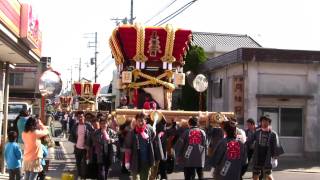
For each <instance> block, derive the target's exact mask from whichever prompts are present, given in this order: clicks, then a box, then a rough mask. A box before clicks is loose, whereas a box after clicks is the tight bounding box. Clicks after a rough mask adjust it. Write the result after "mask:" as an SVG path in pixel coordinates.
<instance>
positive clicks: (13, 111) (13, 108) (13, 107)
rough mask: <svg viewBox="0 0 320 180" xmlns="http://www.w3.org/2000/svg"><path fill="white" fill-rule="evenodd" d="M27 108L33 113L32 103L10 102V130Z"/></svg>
mask: <svg viewBox="0 0 320 180" xmlns="http://www.w3.org/2000/svg"><path fill="white" fill-rule="evenodd" d="M23 109H26V110H28V111H29V113H30V114H32V105H30V104H29V103H27V102H9V104H8V131H10V130H13V128H14V120H15V119H16V118H17V116H18V115H19V113H20V112H21V111H22V110H23Z"/></svg>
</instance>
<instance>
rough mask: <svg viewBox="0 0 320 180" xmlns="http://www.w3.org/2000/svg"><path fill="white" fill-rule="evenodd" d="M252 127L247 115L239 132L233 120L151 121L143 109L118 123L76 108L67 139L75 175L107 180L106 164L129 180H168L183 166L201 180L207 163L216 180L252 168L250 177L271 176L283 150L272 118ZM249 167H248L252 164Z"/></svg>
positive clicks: (190, 176) (235, 179)
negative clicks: (117, 167) (209, 122)
mask: <svg viewBox="0 0 320 180" xmlns="http://www.w3.org/2000/svg"><path fill="white" fill-rule="evenodd" d="M258 122H259V126H258V127H257V126H256V124H255V121H254V120H252V119H248V120H247V121H246V124H247V128H246V130H242V129H241V128H239V127H238V124H237V122H236V120H235V119H234V118H229V119H228V118H225V120H223V121H222V122H219V123H218V124H217V125H216V126H211V125H208V126H207V127H199V117H190V118H189V119H188V120H186V119H182V120H179V122H177V120H176V119H166V118H165V117H163V118H162V119H161V120H160V121H158V122H157V123H156V124H154V122H153V119H152V118H151V117H150V116H149V115H148V114H145V113H139V114H137V115H136V116H135V117H134V118H130V119H127V120H126V122H125V123H123V124H121V125H120V126H118V125H117V124H116V119H115V118H114V117H113V116H111V115H102V114H98V115H97V116H93V115H90V116H88V115H86V114H85V112H83V111H79V112H77V114H76V123H75V124H74V125H73V127H72V128H71V131H70V135H69V140H70V141H71V142H73V143H74V145H75V146H74V152H75V157H76V164H77V172H78V177H79V178H81V179H86V178H92V179H99V180H100V179H101V180H102V179H107V178H108V173H109V169H110V167H111V165H112V164H113V163H115V162H116V161H119V162H120V164H121V167H122V169H121V171H122V172H123V173H125V174H127V175H128V177H129V175H131V176H132V178H133V179H140V180H150V179H151V180H153V179H161V180H162V179H168V174H170V173H172V172H173V171H174V170H176V169H179V168H177V167H182V168H183V172H184V177H185V179H186V180H192V179H195V178H196V177H198V179H204V175H203V171H204V168H206V167H211V168H212V170H213V173H212V175H213V177H214V178H215V179H218V180H220V179H221V180H239V179H242V176H243V175H244V174H245V172H246V171H247V170H248V167H249V163H251V166H252V172H253V174H252V178H253V179H254V180H256V179H259V178H261V176H262V175H263V176H264V177H265V178H267V179H273V177H272V169H273V168H274V167H276V166H277V159H278V157H279V155H281V154H282V153H283V150H282V148H281V146H280V143H279V138H278V136H277V134H276V133H275V132H274V131H273V130H272V128H271V119H270V118H269V117H267V116H263V117H261V119H260V120H259V121H258ZM251 166H250V167H251Z"/></svg>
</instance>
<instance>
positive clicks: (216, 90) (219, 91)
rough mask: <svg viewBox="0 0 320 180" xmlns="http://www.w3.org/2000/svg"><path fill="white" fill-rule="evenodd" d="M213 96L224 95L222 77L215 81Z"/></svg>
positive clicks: (219, 96)
mask: <svg viewBox="0 0 320 180" xmlns="http://www.w3.org/2000/svg"><path fill="white" fill-rule="evenodd" d="M213 96H214V97H215V98H221V97H222V79H219V80H218V81H215V82H214V83H213Z"/></svg>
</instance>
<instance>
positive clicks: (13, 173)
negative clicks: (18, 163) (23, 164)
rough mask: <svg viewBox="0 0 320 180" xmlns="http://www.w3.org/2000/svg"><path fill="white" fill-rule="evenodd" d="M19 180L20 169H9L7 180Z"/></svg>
mask: <svg viewBox="0 0 320 180" xmlns="http://www.w3.org/2000/svg"><path fill="white" fill-rule="evenodd" d="M20 179H21V170H20V168H16V169H9V180H20Z"/></svg>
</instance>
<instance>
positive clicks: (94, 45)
mask: <svg viewBox="0 0 320 180" xmlns="http://www.w3.org/2000/svg"><path fill="white" fill-rule="evenodd" d="M87 35H90V36H85V38H90V39H91V40H92V38H94V41H89V42H88V48H94V58H91V59H90V64H91V65H94V82H97V78H98V74H97V69H98V64H97V62H98V32H95V33H88V34H87ZM92 35H94V37H92Z"/></svg>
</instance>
